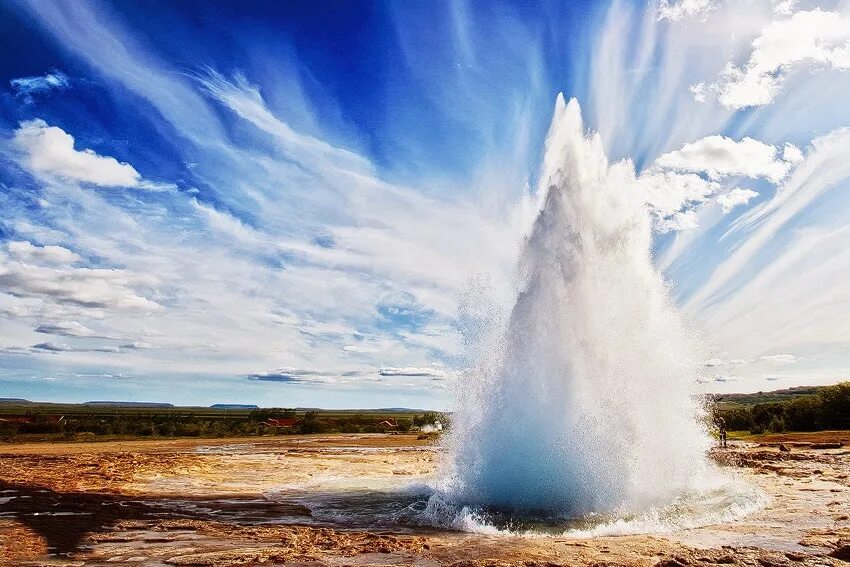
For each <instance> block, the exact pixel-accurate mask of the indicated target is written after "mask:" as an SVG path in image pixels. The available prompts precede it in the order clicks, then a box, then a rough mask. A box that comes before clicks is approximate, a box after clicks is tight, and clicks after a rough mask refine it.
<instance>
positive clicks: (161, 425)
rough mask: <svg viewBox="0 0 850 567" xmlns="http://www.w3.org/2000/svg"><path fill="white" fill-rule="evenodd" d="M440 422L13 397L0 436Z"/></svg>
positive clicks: (389, 415)
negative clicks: (34, 400)
mask: <svg viewBox="0 0 850 567" xmlns="http://www.w3.org/2000/svg"><path fill="white" fill-rule="evenodd" d="M438 421H439V422H441V423H444V424H447V418H446V417H445V416H444V415H443V414H439V413H435V412H424V411H416V410H410V411H406V410H350V411H331V410H327V411H326V410H304V409H301V410H296V409H286V408H263V409H249V408H236V409H225V408H182V407H144V406H141V407H140V406H120V405H89V404H38V403H31V402H26V401H9V402H7V403H0V440H3V441H28V440H30V441H39V440H45V441H60V440H69V441H73V440H86V439H94V438H97V439H116V438H119V439H124V438H138V437H151V438H167V437H250V436H260V435H291V434H307V433H382V432H409V431H415V430H418V429H419V428H420V427H422V426H424V425H426V424H429V425H430V424H434V423H435V422H438Z"/></svg>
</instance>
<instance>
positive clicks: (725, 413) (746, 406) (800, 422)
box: [715, 382, 850, 434]
mask: <svg viewBox="0 0 850 567" xmlns="http://www.w3.org/2000/svg"><path fill="white" fill-rule="evenodd" d="M715 403H716V409H715V411H716V412H717V414H718V415H720V416H722V417H723V419H724V420H725V421H726V428H727V429H728V430H730V431H749V432H750V433H753V434H760V433H783V432H786V431H823V430H834V429H850V382H841V383H839V384H836V385H834V386H818V387H806V388H791V389H788V390H777V391H776V392H766V393H765V392H759V393H757V394H730V395H718V396H715Z"/></svg>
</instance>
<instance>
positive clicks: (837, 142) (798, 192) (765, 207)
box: [687, 128, 850, 309]
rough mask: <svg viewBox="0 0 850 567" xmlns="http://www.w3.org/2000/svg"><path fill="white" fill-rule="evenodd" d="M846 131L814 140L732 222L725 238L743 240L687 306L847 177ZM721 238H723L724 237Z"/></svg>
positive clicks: (849, 135) (704, 297) (849, 142)
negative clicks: (765, 196)
mask: <svg viewBox="0 0 850 567" xmlns="http://www.w3.org/2000/svg"><path fill="white" fill-rule="evenodd" d="M848 152H850V129H846V128H841V129H838V130H835V131H833V132H830V133H829V134H827V135H825V136H821V137H820V138H816V139H815V140H813V141H812V144H811V146H810V147H809V149H808V151H807V154H806V158H805V160H804V161H803V162H802V163H800V164H799V165H797V166H796V168H795V169H794V172H793V173H792V174H791V175H790V176H789V177H788V179H786V180H785V182H784V183H783V184H782V185H781V186H780V187H779V190H778V191H777V193H776V195H774V197H773V198H772V199H770V200H767V201H765V202H764V203H760V204H759V205H758V206H756V207H754V208H752V209H751V210H749V211H747V213H746V214H744V215H743V216H741V217H740V218H739V219H737V220H736V222H735V224H733V225H732V228H731V229H730V230H729V231H728V232H727V234H726V236H725V237H732V236H734V235H735V234H736V233H738V232H741V231H743V230H745V229H746V230H747V231H748V235H747V238H746V239H745V240H744V241H743V243H742V244H741V245H740V246H738V247H736V248H735V249H734V251H733V252H732V253H731V254H730V255H729V256H728V257H727V258H726V259H725V260H724V261H723V262H721V263H720V264H719V265H718V266H717V267H716V268H715V269H714V271H713V273H712V274H711V276H710V277H709V278H707V280H706V281H705V282H704V283H703V285H702V286H701V287H700V288H699V289H698V290H697V291H696V293H694V294H693V295H692V296H691V297H690V298H689V299H688V303H687V308H688V309H697V308H698V306H699V305H700V304H703V303H705V302H706V301H708V300H709V298H711V297H712V296H713V295H714V294H716V293H717V292H718V291H719V290H721V289H722V288H723V286H725V285H727V284H728V283H729V282H730V281H731V280H733V278H735V276H736V275H737V274H738V273H739V272H740V271H741V270H743V269H744V268H745V267H746V266H747V265H748V263H749V262H750V261H751V260H752V258H753V257H754V256H755V255H756V254H758V253H759V252H760V251H761V249H762V248H763V247H764V246H765V245H766V244H767V243H768V242H770V240H771V239H772V238H773V236H774V235H775V234H776V233H777V232H778V231H779V230H781V229H782V228H783V227H784V226H785V225H786V224H787V223H788V222H789V221H790V220H791V219H792V218H794V217H795V216H796V215H797V214H798V213H800V212H801V211H802V210H803V209H805V207H806V206H808V205H809V203H811V202H812V201H813V200H814V199H815V198H817V197H818V196H819V195H821V194H822V193H824V192H825V191H828V190H829V189H832V188H834V187H836V185H837V184H838V183H839V182H840V181H841V180H846V179H848V178H850V161H848V160H847V155H848ZM725 237H724V238H725Z"/></svg>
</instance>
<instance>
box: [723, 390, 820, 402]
mask: <svg viewBox="0 0 850 567" xmlns="http://www.w3.org/2000/svg"><path fill="white" fill-rule="evenodd" d="M824 387H825V386H796V387H794V388H785V389H783V390H772V391H770V392H755V393H752V394H714V400H715V401H716V402H717V403H718V404H723V405H739V406H753V405H756V404H764V403H768V402H784V401H787V400H793V399H794V398H799V397H800V396H813V395H815V394H817V393H818V391H819V390H821V389H823V388H824Z"/></svg>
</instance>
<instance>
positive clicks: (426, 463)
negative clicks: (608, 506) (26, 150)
mask: <svg viewBox="0 0 850 567" xmlns="http://www.w3.org/2000/svg"><path fill="white" fill-rule="evenodd" d="M847 437H848V439H845V438H844V437H843V434H840V433H839V434H833V435H832V437H830V438H829V439H824V438H819V439H817V440H815V442H816V444H815V445H812V444H806V443H802V444H800V443H799V441H800V439H802V438H796V439H794V438H784V439H775V440H773V441H775V443H774V444H773V445H768V446H757V445H755V444H746V445H744V444H739V445H735V446H733V447H732V448H730V449H727V450H722V451H717V453H716V454H715V458H716V459H717V460H718V461H719V462H721V463H723V464H724V466H725V467H727V469H728V470H730V471H734V472H735V474H737V475H739V476H740V477H741V478H742V479H744V480H745V481H746V482H748V483H749V484H751V485H753V486H756V487H758V488H759V489H760V490H761V491H762V492H763V493H764V494H765V495H767V497H768V498H767V499H766V503H765V505H764V506H763V509H761V510H759V511H756V512H754V513H751V514H749V515H747V516H745V517H743V518H737V519H734V520H730V521H720V522H719V523H715V524H714V525H710V526H704V527H699V528H692V529H685V528H683V527H681V526H679V527H675V526H670V527H669V528H668V529H663V526H661V527H659V526H657V525H656V526H654V527H653V529H654V530H656V531H658V532H659V533H654V534H651V535H627V536H615V535H606V536H605V537H584V538H582V537H575V535H572V536H564V535H560V536H554V535H551V534H550V535H547V536H546V537H519V536H509V535H503V534H482V533H464V532H462V531H457V530H452V529H447V528H435V527H434V526H433V525H428V523H427V522H424V521H423V519H422V518H423V512H424V511H425V510H424V509H425V507H426V506H427V502H428V496H429V494H430V492H429V491H430V489H429V488H428V486H427V485H428V482H429V481H430V480H431V479H432V477H433V474H434V471H435V468H436V464H437V460H438V457H439V455H438V449H437V448H435V447H434V446H432V445H431V441H430V440H427V439H417V438H416V437H415V436H404V435H391V436H384V435H363V436H352V435H336V436H295V437H280V438H262V439H251V440H173V441H138V442H123V443H119V442H108V443H76V444H33V445H0V541H2V548H0V565H10V566H12V565H114V564H116V563H117V564H135V565H146V566H150V565H274V564H287V565H422V566H428V565H452V564H458V565H577V564H578V565H664V566H674V565H718V564H739V565H838V564H842V559H844V560H850V520H848V515H850V481H848V474H850V451H848V450H847V449H846V448H845V447H844V446H840V447H836V446H834V445H830V444H829V443H845V444H846V443H847V441H850V435H847ZM825 441H826V442H828V443H827V445H826V446H824V445H820V444H819V443H823V442H825ZM780 442H782V443H784V445H783V446H782V447H780V446H779V443H780ZM795 442H796V443H798V444H796V445H795V444H794V443H795ZM784 449H789V450H784ZM609 531H611V530H609Z"/></svg>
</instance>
